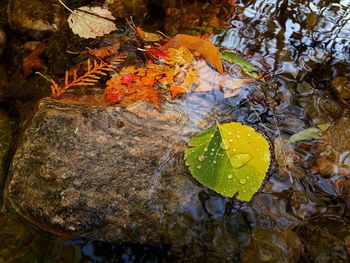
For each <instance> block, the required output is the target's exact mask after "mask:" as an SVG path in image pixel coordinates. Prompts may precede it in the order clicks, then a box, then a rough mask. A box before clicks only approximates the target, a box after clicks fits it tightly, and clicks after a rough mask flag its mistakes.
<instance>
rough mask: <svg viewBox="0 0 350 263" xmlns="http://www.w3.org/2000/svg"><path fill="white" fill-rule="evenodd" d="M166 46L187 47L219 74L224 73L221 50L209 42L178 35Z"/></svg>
mask: <svg viewBox="0 0 350 263" xmlns="http://www.w3.org/2000/svg"><path fill="white" fill-rule="evenodd" d="M165 46H166V47H172V48H179V47H186V48H188V49H189V50H191V51H197V52H198V53H199V54H201V55H202V56H203V57H204V58H205V60H206V61H207V62H208V63H209V64H210V65H212V66H213V67H214V68H215V69H216V70H217V71H218V72H220V73H223V72H224V69H223V66H222V61H221V57H220V53H219V49H218V48H217V47H216V46H214V45H213V44H212V43H210V42H209V41H207V40H204V39H201V38H199V37H195V36H190V35H184V34H178V35H176V36H175V37H174V38H173V39H171V40H170V41H169V42H168V43H167V44H166V45H165Z"/></svg>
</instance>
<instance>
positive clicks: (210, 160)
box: [185, 122, 271, 201]
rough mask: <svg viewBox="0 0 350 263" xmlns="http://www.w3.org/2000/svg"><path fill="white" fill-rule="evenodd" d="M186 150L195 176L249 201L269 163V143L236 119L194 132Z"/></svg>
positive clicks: (217, 190) (221, 190)
mask: <svg viewBox="0 0 350 263" xmlns="http://www.w3.org/2000/svg"><path fill="white" fill-rule="evenodd" d="M189 146H190V147H191V148H190V149H188V150H187V151H186V152H185V159H186V163H187V165H188V166H189V170H190V171H191V173H192V175H193V177H194V178H196V179H197V180H198V181H199V182H201V183H202V184H204V185H205V186H207V187H209V188H211V189H213V190H214V191H216V192H218V193H220V194H222V195H225V196H233V195H235V194H236V193H238V197H237V198H238V199H240V200H243V201H249V200H250V199H251V198H252V196H253V195H254V194H255V193H256V192H257V191H258V190H259V188H260V186H261V184H262V182H263V181H264V178H265V176H266V173H267V171H268V169H269V166H270V161H271V156H270V146H269V143H268V141H267V140H266V139H265V137H264V136H263V135H262V134H260V133H258V132H256V131H255V130H254V129H253V128H252V127H250V126H247V125H243V124H241V123H238V122H231V123H225V124H222V125H221V124H219V123H217V125H216V126H215V127H212V128H209V129H207V130H205V131H204V132H202V133H200V134H198V135H196V136H195V137H193V138H192V140H191V141H190V142H189Z"/></svg>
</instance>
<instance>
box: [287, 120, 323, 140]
mask: <svg viewBox="0 0 350 263" xmlns="http://www.w3.org/2000/svg"><path fill="white" fill-rule="evenodd" d="M329 126H330V124H328V123H326V124H319V125H317V127H318V128H308V129H305V130H303V131H300V132H298V133H296V134H293V135H292V136H291V137H290V138H289V140H288V143H289V144H292V143H295V142H298V141H306V140H312V139H319V138H321V135H322V132H323V131H326V130H327V129H328V128H329Z"/></svg>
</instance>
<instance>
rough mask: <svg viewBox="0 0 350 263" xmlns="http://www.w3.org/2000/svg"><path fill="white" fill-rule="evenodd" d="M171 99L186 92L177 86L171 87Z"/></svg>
mask: <svg viewBox="0 0 350 263" xmlns="http://www.w3.org/2000/svg"><path fill="white" fill-rule="evenodd" d="M170 92H171V98H172V99H174V98H175V97H176V96H177V95H179V94H182V93H186V92H187V90H186V89H184V88H183V87H179V86H171V88H170Z"/></svg>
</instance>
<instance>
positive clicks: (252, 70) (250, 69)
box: [220, 50, 260, 79]
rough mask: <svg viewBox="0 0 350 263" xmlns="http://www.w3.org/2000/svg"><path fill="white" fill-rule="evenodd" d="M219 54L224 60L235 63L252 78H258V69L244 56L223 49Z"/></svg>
mask: <svg viewBox="0 0 350 263" xmlns="http://www.w3.org/2000/svg"><path fill="white" fill-rule="evenodd" d="M220 54H221V58H222V59H223V60H226V61H228V62H230V63H234V64H236V65H237V66H239V67H240V68H241V69H242V70H243V72H244V73H245V74H247V75H248V76H250V77H252V78H254V79H258V78H259V77H260V72H259V70H258V69H257V68H256V67H255V66H254V65H253V64H251V63H250V62H248V61H247V60H245V59H244V58H242V57H240V56H238V55H237V54H236V53H234V52H233V51H229V50H225V51H222V52H221V53H220Z"/></svg>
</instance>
